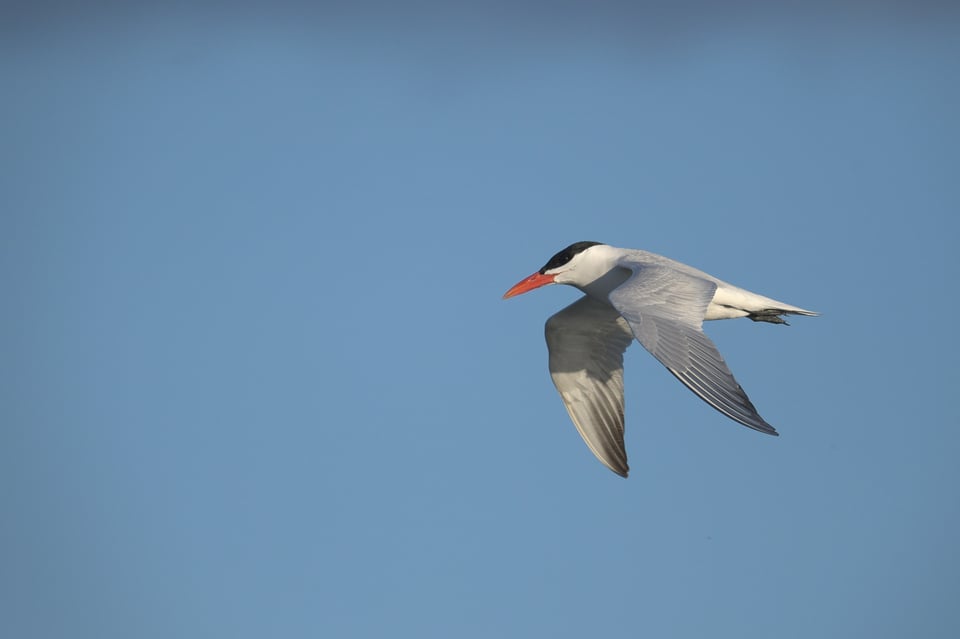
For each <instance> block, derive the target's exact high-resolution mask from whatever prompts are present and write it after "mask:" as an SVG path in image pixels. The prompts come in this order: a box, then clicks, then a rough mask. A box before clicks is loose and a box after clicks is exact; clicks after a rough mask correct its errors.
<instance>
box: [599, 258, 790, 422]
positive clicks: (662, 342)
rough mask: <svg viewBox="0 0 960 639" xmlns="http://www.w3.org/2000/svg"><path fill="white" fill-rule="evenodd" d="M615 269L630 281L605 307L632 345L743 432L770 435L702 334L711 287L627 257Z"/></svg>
mask: <svg viewBox="0 0 960 639" xmlns="http://www.w3.org/2000/svg"><path fill="white" fill-rule="evenodd" d="M620 265H621V266H623V267H625V268H629V269H631V270H632V271H633V275H632V276H631V277H630V278H629V279H627V280H626V281H625V282H624V283H623V284H621V285H620V286H618V287H617V288H615V289H614V290H613V291H611V293H610V303H611V304H613V306H614V308H616V310H617V311H619V312H620V314H621V315H622V316H623V317H624V319H626V320H627V322H629V324H630V328H631V329H632V330H633V334H634V335H635V336H636V338H637V341H639V342H640V343H641V344H643V347H644V348H646V349H647V350H648V351H650V353H652V354H653V356H654V357H656V358H657V359H658V360H660V362H661V363H662V364H663V365H664V366H666V367H667V369H668V370H669V371H670V372H671V373H673V374H674V375H675V376H676V377H677V379H679V380H680V381H681V382H683V383H684V384H685V385H686V386H687V388H689V389H690V390H692V391H693V392H694V393H696V394H697V395H698V396H699V397H700V398H701V399H703V400H704V401H705V402H707V403H708V404H710V405H711V406H713V407H714V408H715V409H717V410H718V411H720V412H721V413H723V414H724V415H726V416H727V417H729V418H730V419H732V420H734V421H737V422H739V423H741V424H743V425H744V426H749V427H750V428H753V429H756V430H759V431H761V432H764V433H769V434H771V435H776V434H777V431H776V430H774V428H773V426H771V425H770V424H768V423H767V422H766V421H765V420H764V419H763V418H762V417H760V415H759V414H758V413H757V409H756V408H754V406H753V403H752V402H751V401H750V399H749V398H748V397H747V394H746V393H744V392H743V389H742V388H741V387H740V384H738V383H737V380H736V379H734V377H733V373H731V372H730V369H729V368H728V367H727V363H726V362H725V361H724V360H723V356H722V355H720V352H719V351H718V350H717V347H716V346H715V345H714V343H713V342H712V341H711V340H710V338H709V337H707V336H706V334H704V332H703V328H702V327H703V318H704V315H705V314H706V311H707V306H708V305H709V304H710V301H711V300H712V299H713V294H714V292H715V291H716V290H717V285H716V283H714V282H712V281H710V280H707V279H702V278H699V277H697V276H696V275H693V274H689V273H684V272H681V271H678V270H674V269H672V268H670V267H669V266H667V265H661V264H648V263H645V262H642V261H634V260H631V259H630V258H629V257H626V258H624V259H623V260H622V261H621V263H620Z"/></svg>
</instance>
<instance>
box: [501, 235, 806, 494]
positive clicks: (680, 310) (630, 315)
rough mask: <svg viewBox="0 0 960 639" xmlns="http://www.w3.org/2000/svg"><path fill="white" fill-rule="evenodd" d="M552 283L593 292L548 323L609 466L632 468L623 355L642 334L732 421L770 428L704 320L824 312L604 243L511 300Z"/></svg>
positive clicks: (582, 421) (560, 378)
mask: <svg viewBox="0 0 960 639" xmlns="http://www.w3.org/2000/svg"><path fill="white" fill-rule="evenodd" d="M547 284H567V285H569V286H574V287H576V288H578V289H580V291H582V292H583V293H584V296H583V297H581V298H580V299H578V300H577V301H576V302H574V303H573V304H571V305H570V306H567V307H566V308H564V309H563V310H561V311H560V312H558V313H556V314H555V315H553V316H551V317H550V318H549V319H548V320H547V324H546V338H547V348H548V350H549V352H550V376H551V377H552V378H553V383H554V385H555V386H556V387H557V391H559V393H560V397H561V398H562V399H563V403H564V405H565V406H566V408H567V412H568V413H569V414H570V419H572V420H573V423H574V425H575V426H576V427H577V430H578V431H580V435H581V436H582V437H583V440H584V441H585V442H586V444H587V446H588V447H589V448H590V450H591V451H593V454H594V455H596V456H597V459H599V460H600V461H601V462H603V464H604V465H606V466H607V468H609V469H610V470H612V471H613V472H615V473H617V474H618V475H620V476H622V477H626V476H627V473H628V472H629V466H628V465H627V452H626V449H625V448H624V444H623V428H624V419H623V353H624V351H626V350H627V347H628V346H629V345H630V344H631V343H632V342H633V340H634V339H636V340H637V341H638V342H640V344H642V345H643V347H644V348H645V349H647V350H648V351H649V352H650V353H651V354H652V355H653V356H654V357H656V358H657V359H658V360H660V363H661V364H663V365H664V366H666V367H667V370H669V371H670V372H671V373H673V375H674V376H675V377H676V378H677V379H679V380H680V381H681V382H683V384H684V385H686V387H687V388H689V389H690V390H692V391H693V392H694V393H696V394H697V395H698V396H699V397H700V398H701V399H702V400H703V401H705V402H707V403H708V404H710V405H711V406H713V407H714V408H715V409H717V410H718V411H720V412H721V413H723V414H724V415H726V416H727V417H729V418H730V419H732V420H734V421H736V422H739V423H741V424H743V425H744V426H748V427H750V428H753V429H754V430H758V431H760V432H762V433H767V434H769V435H776V434H777V431H776V430H774V428H773V426H771V425H770V424H768V423H767V422H766V421H765V420H764V419H763V418H762V417H760V415H759V413H757V409H756V408H754V406H753V403H752V402H751V401H750V399H749V398H748V397H747V394H746V393H744V392H743V389H742V388H741V387H740V384H738V383H737V380H735V379H734V378H733V374H732V373H731V372H730V369H729V368H728V367H727V364H726V362H725V361H724V360H723V356H721V355H720V352H719V351H718V350H717V347H716V346H715V345H714V343H713V342H712V341H711V340H710V338H709V337H707V336H706V334H705V333H704V332H703V321H704V320H719V319H732V318H736V317H747V318H750V319H751V320H753V321H755V322H771V323H773V324H786V322H785V321H784V319H783V317H782V316H784V315H817V313H815V312H813V311H808V310H805V309H802V308H799V307H797V306H791V305H790V304H784V303H783V302H778V301H776V300H774V299H770V298H769V297H764V296H762V295H757V294H756V293H751V292H750V291H747V290H744V289H742V288H738V287H736V286H733V285H732V284H728V283H727V282H724V281H723V280H719V279H717V278H715V277H713V276H712V275H708V274H707V273H704V272H703V271H699V270H697V269H695V268H693V267H692V266H687V265H686V264H682V263H680V262H677V261H675V260H671V259H670V258H667V257H663V256H662V255H656V254H655V253H649V252H647V251H641V250H637V249H625V248H616V247H613V246H609V245H607V244H601V243H600V242H577V243H575V244H571V245H570V246H568V247H567V248H565V249H563V250H562V251H560V252H559V253H557V254H556V255H554V256H553V257H551V258H550V260H549V261H548V262H547V263H546V264H545V265H544V266H543V268H541V269H540V270H539V271H537V272H536V273H534V274H533V275H531V276H529V277H526V278H524V279H522V280H520V281H519V282H518V283H517V284H516V285H515V286H513V288H511V289H510V290H508V291H507V292H506V293H505V294H504V295H503V297H504V299H506V298H509V297H514V296H515V295H520V294H522V293H526V292H528V291H532V290H533V289H535V288H540V287H541V286H546V285H547Z"/></svg>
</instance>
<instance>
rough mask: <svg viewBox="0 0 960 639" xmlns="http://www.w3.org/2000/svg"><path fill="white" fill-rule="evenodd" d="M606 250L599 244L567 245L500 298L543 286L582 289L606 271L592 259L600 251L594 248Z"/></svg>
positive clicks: (596, 260) (579, 243)
mask: <svg viewBox="0 0 960 639" xmlns="http://www.w3.org/2000/svg"><path fill="white" fill-rule="evenodd" d="M606 246H607V245H606V244H601V243H600V242H576V243H574V244H571V245H570V246H568V247H567V248H565V249H563V250H562V251H560V252H559V253H557V254H556V255H554V256H553V257H551V258H550V259H549V260H548V261H547V263H546V264H544V265H543V268H541V269H540V270H539V271H537V272H536V273H534V274H533V275H531V276H529V277H525V278H524V279H522V280H520V281H519V282H517V283H516V284H515V285H514V286H513V287H512V288H511V289H510V290H509V291H507V292H506V293H504V294H503V298H504V299H507V298H508V297H513V296H515V295H521V294H523V293H527V292H529V291H532V290H533V289H535V288H540V287H541V286H546V285H547V284H570V285H571V286H577V287H581V286H586V285H587V284H589V283H590V282H593V281H594V280H596V279H597V278H598V277H600V276H601V275H603V273H604V272H606V271H607V270H608V269H609V267H608V266H604V265H603V264H601V262H604V260H598V259H596V258H598V257H599V253H600V252H601V251H602V249H598V248H596V247H606Z"/></svg>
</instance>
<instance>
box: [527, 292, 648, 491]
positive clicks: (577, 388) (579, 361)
mask: <svg viewBox="0 0 960 639" xmlns="http://www.w3.org/2000/svg"><path fill="white" fill-rule="evenodd" d="M545 332H546V338H547V348H548V349H549V351H550V377H552V378H553V384H554V385H555V386H556V387H557V391H559V393H560V397H561V398H562V399H563V403H564V405H565V406H566V407H567V412H568V413H569V414H570V419H572V420H573V423H574V425H576V427H577V430H578V431H580V436H581V437H583V441H585V442H586V443H587V446H589V447H590V450H591V451H593V454H594V455H596V456H597V459H599V460H600V461H601V462H603V463H604V464H605V465H606V466H607V468H609V469H610V470H612V471H613V472H615V473H617V474H618V475H621V476H623V477H626V476H627V473H628V472H629V466H627V452H626V449H625V448H624V445H623V352H624V351H625V350H627V347H628V346H630V343H631V342H633V333H632V332H631V331H630V326H629V325H628V324H627V321H626V320H624V319H623V318H622V317H620V314H619V313H618V312H617V311H616V310H615V309H614V308H613V307H611V306H610V305H608V304H606V303H604V302H599V301H597V300H594V299H592V298H590V297H582V298H580V299H579V300H577V301H576V302H574V303H573V304H571V305H570V306H568V307H566V308H564V309H563V310H561V311H560V312H558V313H556V314H555V315H553V316H552V317H550V319H548V320H547V325H546V331H545Z"/></svg>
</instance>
